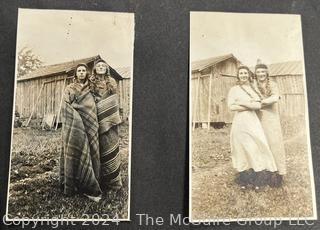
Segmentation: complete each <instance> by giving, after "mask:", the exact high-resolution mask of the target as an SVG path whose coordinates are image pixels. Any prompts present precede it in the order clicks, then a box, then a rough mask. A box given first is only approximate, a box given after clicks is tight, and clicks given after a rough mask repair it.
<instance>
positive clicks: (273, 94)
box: [261, 80, 280, 107]
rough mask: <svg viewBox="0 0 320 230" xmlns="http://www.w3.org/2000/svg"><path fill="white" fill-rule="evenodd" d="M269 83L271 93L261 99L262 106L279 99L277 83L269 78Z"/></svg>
mask: <svg viewBox="0 0 320 230" xmlns="http://www.w3.org/2000/svg"><path fill="white" fill-rule="evenodd" d="M269 84H270V90H271V95H270V96H269V97H267V98H265V99H263V100H262V102H261V103H262V107H263V106H267V105H271V104H274V103H277V102H278V101H279V99H280V93H279V89H278V86H277V83H276V82H273V81H271V80H270V82H269Z"/></svg>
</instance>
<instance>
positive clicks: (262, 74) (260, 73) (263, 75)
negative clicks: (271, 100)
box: [256, 68, 268, 82]
mask: <svg viewBox="0 0 320 230" xmlns="http://www.w3.org/2000/svg"><path fill="white" fill-rule="evenodd" d="M256 76H257V79H258V81H261V82H263V81H265V80H266V79H267V76H268V74H267V69H265V68H258V69H256Z"/></svg>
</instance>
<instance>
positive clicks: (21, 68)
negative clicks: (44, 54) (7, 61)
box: [17, 47, 43, 78]
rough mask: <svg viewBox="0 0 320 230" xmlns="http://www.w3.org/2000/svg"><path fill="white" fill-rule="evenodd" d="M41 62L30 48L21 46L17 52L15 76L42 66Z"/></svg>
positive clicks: (20, 75)
mask: <svg viewBox="0 0 320 230" xmlns="http://www.w3.org/2000/svg"><path fill="white" fill-rule="evenodd" d="M42 64H43V62H42V61H41V60H40V58H39V57H38V56H37V55H35V54H34V53H33V51H32V49H29V48H28V47H24V48H22V49H21V50H20V51H19V52H18V74H17V77H18V78H20V77H22V76H24V75H25V74H28V73H30V72H32V71H34V70H36V69H38V68H40V67H41V66H42Z"/></svg>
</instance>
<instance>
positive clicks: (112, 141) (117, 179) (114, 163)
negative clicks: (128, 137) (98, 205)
mask: <svg viewBox="0 0 320 230" xmlns="http://www.w3.org/2000/svg"><path fill="white" fill-rule="evenodd" d="M90 80H91V82H92V87H91V91H92V95H93V96H94V98H95V102H96V106H97V114H98V121H99V144H100V161H101V178H100V185H101V187H103V188H111V189H116V190H117V189H119V188H121V187H122V182H121V175H120V165H121V161H120V155H119V135H118V125H119V124H120V123H121V119H120V114H119V104H118V95H117V83H116V81H115V80H114V79H113V78H112V77H111V76H110V69H109V66H108V65H107V63H106V62H105V61H104V60H102V59H99V60H97V61H96V62H95V64H94V67H93V75H92V77H91V79H90Z"/></svg>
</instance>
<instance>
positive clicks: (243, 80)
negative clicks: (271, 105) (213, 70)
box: [238, 69, 249, 83]
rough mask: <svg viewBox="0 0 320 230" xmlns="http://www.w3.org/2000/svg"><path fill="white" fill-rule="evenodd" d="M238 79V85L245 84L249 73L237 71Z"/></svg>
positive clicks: (244, 70) (245, 70) (241, 70)
mask: <svg viewBox="0 0 320 230" xmlns="http://www.w3.org/2000/svg"><path fill="white" fill-rule="evenodd" d="M238 77H239V80H240V83H246V82H248V80H249V72H248V70H247V69H239V73H238Z"/></svg>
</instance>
